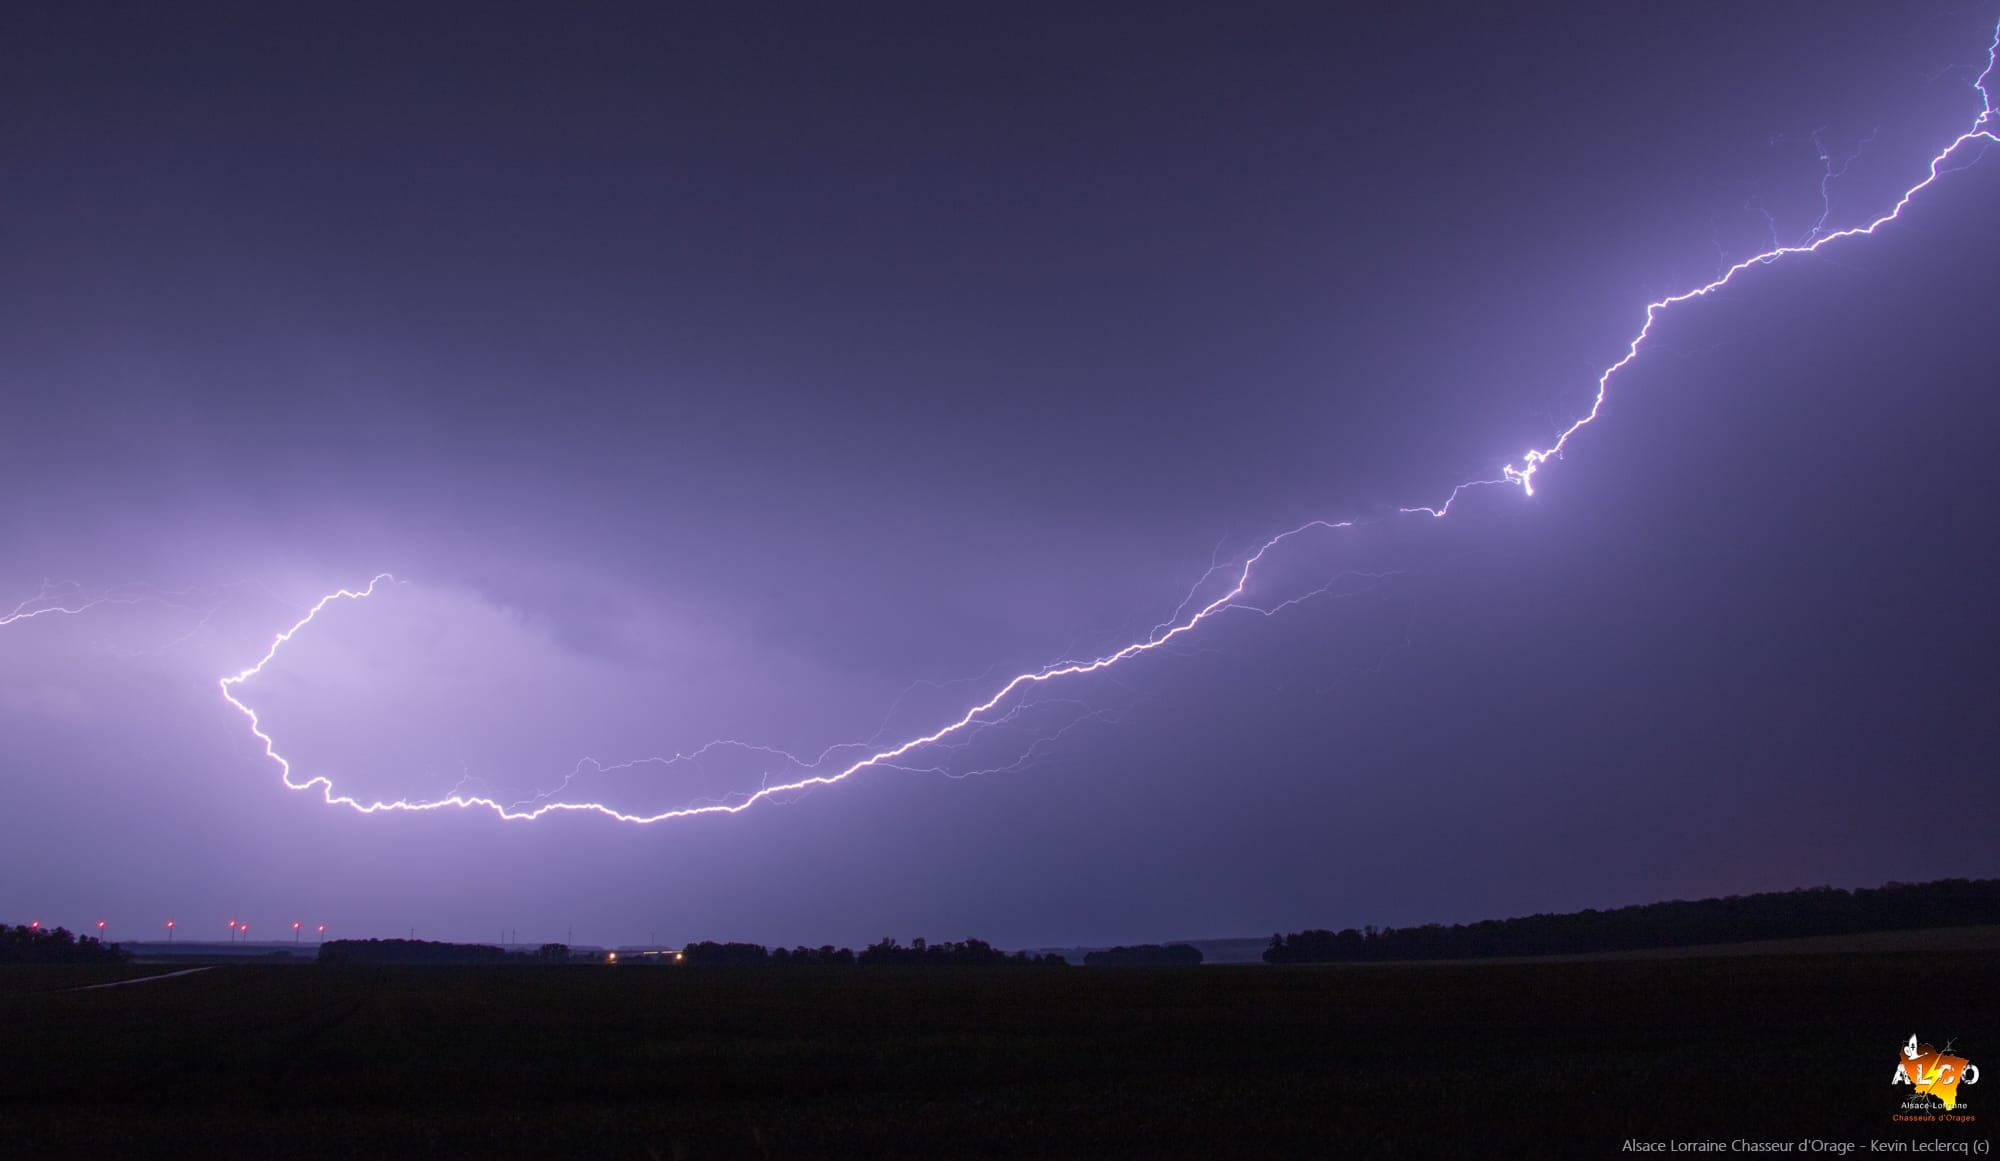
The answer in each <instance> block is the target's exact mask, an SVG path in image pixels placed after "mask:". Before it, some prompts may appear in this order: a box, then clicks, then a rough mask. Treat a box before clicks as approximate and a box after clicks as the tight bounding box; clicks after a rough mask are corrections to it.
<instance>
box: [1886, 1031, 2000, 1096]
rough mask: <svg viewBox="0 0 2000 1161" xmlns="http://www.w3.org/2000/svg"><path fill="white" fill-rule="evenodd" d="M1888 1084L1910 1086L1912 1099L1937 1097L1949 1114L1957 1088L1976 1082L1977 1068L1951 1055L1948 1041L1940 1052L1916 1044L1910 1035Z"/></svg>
mask: <svg viewBox="0 0 2000 1161" xmlns="http://www.w3.org/2000/svg"><path fill="white" fill-rule="evenodd" d="M1889 1083H1890V1084H1907V1085H1909V1086H1910V1092H1911V1095H1912V1096H1915V1095H1916V1094H1918V1093H1922V1094H1924V1095H1926V1096H1932V1097H1936V1098H1937V1099H1938V1100H1939V1101H1941V1102H1943V1104H1944V1107H1945V1109H1946V1110H1947V1111H1949V1110H1951V1109H1955V1108H1957V1107H1958V1105H1959V1100H1958V1086H1959V1085H1962V1084H1966V1085H1970V1084H1978V1083H1979V1066H1978V1065H1976V1064H1973V1063H1972V1062H1970V1061H1968V1060H1967V1059H1965V1057H1963V1056H1953V1055H1952V1054H1951V1042H1950V1041H1949V1040H1947V1041H1945V1045H1944V1047H1943V1048H1941V1049H1939V1048H1933V1047H1931V1046H1930V1045H1928V1044H1919V1043H1917V1038H1916V1037H1915V1036H1911V1037H1910V1041H1909V1043H1907V1044H1905V1045H1903V1055H1902V1058H1901V1059H1900V1060H1898V1061H1896V1073H1895V1075H1894V1076H1891V1077H1890V1078H1889ZM1904 1107H1905V1108H1907V1107H1909V1106H1908V1105H1905V1106H1904Z"/></svg>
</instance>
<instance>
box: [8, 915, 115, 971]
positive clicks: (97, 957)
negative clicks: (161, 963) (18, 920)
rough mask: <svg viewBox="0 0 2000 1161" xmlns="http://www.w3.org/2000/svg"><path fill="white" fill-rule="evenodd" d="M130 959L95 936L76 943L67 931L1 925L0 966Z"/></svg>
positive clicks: (58, 928) (109, 961) (105, 961)
mask: <svg viewBox="0 0 2000 1161" xmlns="http://www.w3.org/2000/svg"><path fill="white" fill-rule="evenodd" d="M131 958H132V955H131V953H130V952H128V951H126V950H125V949H124V948H123V947H120V946H119V945H118V944H115V943H103V942H101V941H99V940H98V939H97V938H96V937H95V936H90V935H86V936H84V937H83V938H81V939H79V938H77V937H76V936H75V935H73V934H71V933H70V930H69V928H67V927H57V928H53V929H51V928H47V927H29V926H26V925H24V924H17V925H15V926H13V927H8V926H6V925H4V924H0V963H122V962H123V961H125V960H128V959H131Z"/></svg>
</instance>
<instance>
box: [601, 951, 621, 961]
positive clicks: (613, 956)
mask: <svg viewBox="0 0 2000 1161" xmlns="http://www.w3.org/2000/svg"><path fill="white" fill-rule="evenodd" d="M604 962H605V963H617V962H618V953H617V952H615V951H613V952H607V953H605V956H604Z"/></svg>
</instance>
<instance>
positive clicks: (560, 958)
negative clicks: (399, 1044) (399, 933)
mask: <svg viewBox="0 0 2000 1161" xmlns="http://www.w3.org/2000/svg"><path fill="white" fill-rule="evenodd" d="M319 962H321V963H339V964H370V965H377V966H379V965H384V964H419V965H432V966H457V965H464V964H523V963H568V962H569V947H568V945H566V944H561V943H545V944H543V945H542V946H541V947H539V948H537V949H535V950H534V951H508V950H506V949H505V948H499V947H494V946H492V945H490V944H483V943H439V942H436V941H433V940H428V939H329V940H327V941H326V942H325V943H322V944H320V946H319Z"/></svg>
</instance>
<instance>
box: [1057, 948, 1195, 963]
mask: <svg viewBox="0 0 2000 1161" xmlns="http://www.w3.org/2000/svg"><path fill="white" fill-rule="evenodd" d="M1083 964H1084V966H1085V967H1133V966H1149V967H1199V966H1200V965H1201V949H1200V948H1198V947H1191V946H1189V945H1188V944H1185V943H1169V944H1167V945H1166V946H1164V947H1162V946H1160V945H1159V944H1157V943H1142V944H1138V945H1136V946H1133V947H1111V948H1105V949H1103V950H1101V951H1089V952H1085V953H1084V955H1083Z"/></svg>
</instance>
